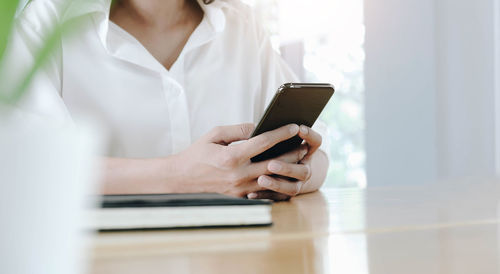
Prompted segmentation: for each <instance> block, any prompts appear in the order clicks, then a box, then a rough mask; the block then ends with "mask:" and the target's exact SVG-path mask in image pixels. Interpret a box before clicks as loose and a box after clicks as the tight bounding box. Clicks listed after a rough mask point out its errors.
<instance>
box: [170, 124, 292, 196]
mask: <svg viewBox="0 0 500 274" xmlns="http://www.w3.org/2000/svg"><path fill="white" fill-rule="evenodd" d="M253 130H254V125H253V124H240V125H234V126H222V127H216V128H214V129H212V130H211V131H210V132H209V133H208V134H206V135H204V136H203V137H201V138H200V139H199V140H198V141H196V142H195V143H194V144H192V145H191V146H190V147H189V148H188V149H186V150H185V151H183V152H181V153H179V154H176V155H174V156H172V158H171V160H173V161H171V162H170V163H171V164H172V165H174V170H175V174H170V176H169V177H171V176H175V177H177V178H170V179H174V180H175V181H176V187H175V189H173V190H174V192H218V193H224V194H227V195H231V196H237V197H245V196H246V195H247V194H249V193H253V192H256V191H260V190H264V189H263V188H262V187H260V186H259V185H258V184H257V178H258V177H259V176H260V175H263V174H270V173H269V171H268V169H267V165H268V163H269V160H268V161H262V162H257V163H252V162H251V161H250V159H251V158H252V157H254V156H256V155H258V154H260V153H262V152H264V151H266V150H267V149H269V148H271V147H273V146H274V145H275V144H277V143H279V142H281V141H284V140H287V139H290V138H291V137H293V136H295V135H297V134H298V132H299V126H298V125H295V124H290V125H287V126H283V127H281V128H278V129H276V130H273V131H269V132H266V133H263V134H260V135H258V136H255V137H253V138H250V135H251V134H252V131H253ZM249 138H250V139H249ZM238 141H243V142H239V143H237V144H232V143H234V142H238ZM230 144H231V145H230ZM169 170H172V168H169Z"/></svg>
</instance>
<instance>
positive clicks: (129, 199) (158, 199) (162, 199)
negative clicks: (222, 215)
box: [101, 193, 271, 208]
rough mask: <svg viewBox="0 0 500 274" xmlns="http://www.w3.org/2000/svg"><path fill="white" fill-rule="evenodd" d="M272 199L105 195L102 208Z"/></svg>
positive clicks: (213, 195)
mask: <svg viewBox="0 0 500 274" xmlns="http://www.w3.org/2000/svg"><path fill="white" fill-rule="evenodd" d="M270 204H271V201H266V200H248V199H244V198H235V197H230V196H226V195H222V194H218V193H182V194H177V193H174V194H131V195H103V196H101V207H102V208H124V207H126V208H132V207H134V208H136V207H183V206H225V205H227V206H234V205H270Z"/></svg>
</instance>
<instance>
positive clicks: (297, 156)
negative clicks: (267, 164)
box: [274, 144, 309, 164]
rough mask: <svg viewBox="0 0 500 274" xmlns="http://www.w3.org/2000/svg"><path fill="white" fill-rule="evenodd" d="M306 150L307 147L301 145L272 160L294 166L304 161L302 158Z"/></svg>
mask: <svg viewBox="0 0 500 274" xmlns="http://www.w3.org/2000/svg"><path fill="white" fill-rule="evenodd" d="M308 148H309V147H308V146H307V145H306V144H302V145H300V147H299V148H297V149H294V150H292V151H290V152H287V153H285V154H283V155H280V156H278V157H276V158H274V160H279V161H282V162H286V163H294V164H296V163H298V162H299V161H301V160H302V159H304V157H305V156H306V154H307V151H308Z"/></svg>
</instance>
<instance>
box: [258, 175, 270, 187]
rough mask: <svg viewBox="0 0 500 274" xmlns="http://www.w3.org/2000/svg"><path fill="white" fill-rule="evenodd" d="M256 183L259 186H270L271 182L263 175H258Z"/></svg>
mask: <svg viewBox="0 0 500 274" xmlns="http://www.w3.org/2000/svg"><path fill="white" fill-rule="evenodd" d="M257 183H258V184H259V185H260V186H263V187H269V186H271V182H270V181H269V179H267V178H266V177H264V176H260V177H259V179H258V180H257Z"/></svg>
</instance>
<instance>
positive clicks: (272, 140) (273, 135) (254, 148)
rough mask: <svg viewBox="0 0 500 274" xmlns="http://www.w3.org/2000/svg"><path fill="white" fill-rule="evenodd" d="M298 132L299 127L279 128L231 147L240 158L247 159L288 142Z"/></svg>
mask: <svg viewBox="0 0 500 274" xmlns="http://www.w3.org/2000/svg"><path fill="white" fill-rule="evenodd" d="M298 132H299V126H297V125H296V124H290V125H286V126H283V127H280V128H278V129H275V130H271V131H268V132H264V133H262V134H259V135H257V136H255V137H253V138H250V139H248V141H246V142H244V143H241V144H237V145H235V146H233V148H234V149H236V150H237V151H239V153H241V157H246V158H248V159H250V158H252V157H254V156H257V155H259V154H261V153H262V152H264V151H266V150H268V149H270V148H271V147H273V146H274V145H276V144H277V143H279V142H282V141H285V140H288V139H290V138H292V137H293V136H295V135H297V133H298Z"/></svg>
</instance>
